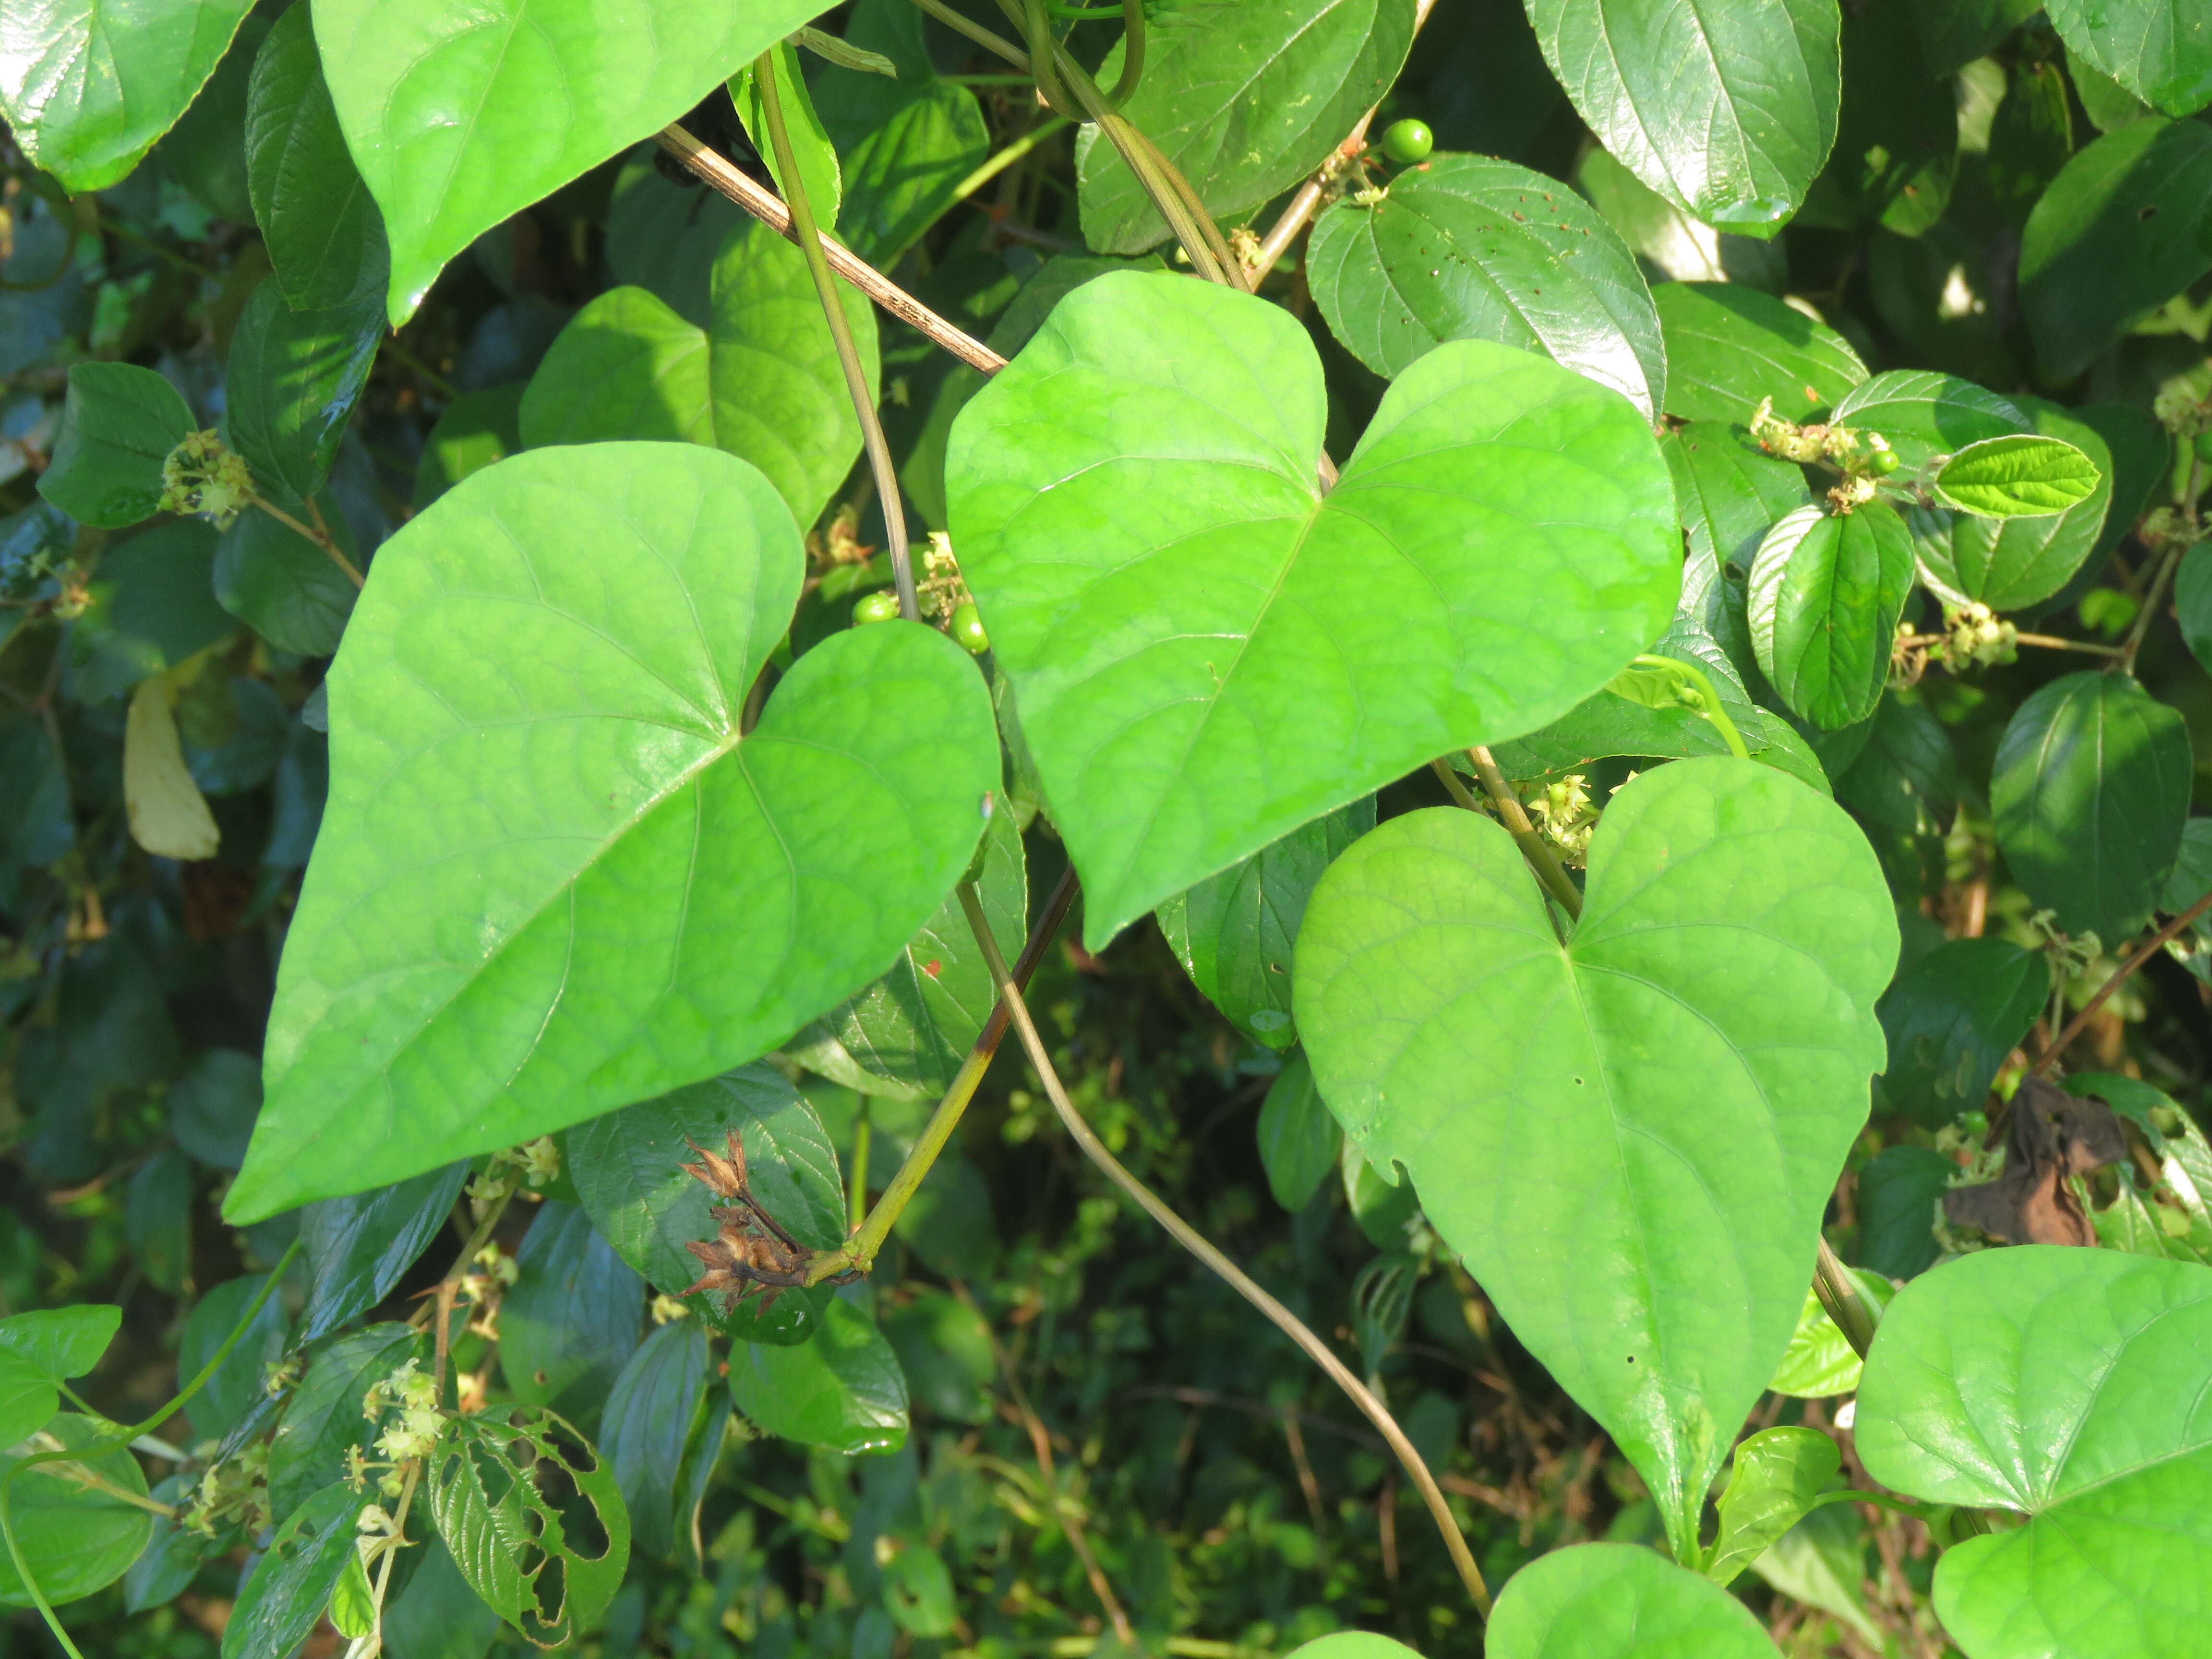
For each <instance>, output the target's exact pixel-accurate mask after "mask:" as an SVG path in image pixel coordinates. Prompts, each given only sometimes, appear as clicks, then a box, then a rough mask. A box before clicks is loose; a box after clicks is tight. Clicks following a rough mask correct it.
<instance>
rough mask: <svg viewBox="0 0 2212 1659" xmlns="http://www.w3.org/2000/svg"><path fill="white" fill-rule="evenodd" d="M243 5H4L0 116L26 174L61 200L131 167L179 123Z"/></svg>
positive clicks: (48, 0) (72, 1) (111, 1)
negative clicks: (30, 171) (33, 172)
mask: <svg viewBox="0 0 2212 1659" xmlns="http://www.w3.org/2000/svg"><path fill="white" fill-rule="evenodd" d="M250 9H252V0H139V3H136V4H133V3H131V0H11V3H10V4H9V8H8V11H7V15H6V17H5V19H4V21H0V111H4V112H5V113H6V115H7V117H8V125H9V130H10V132H11V134H12V136H13V137H14V138H15V142H16V143H18V144H20V145H21V147H22V149H23V153H24V155H27V156H28V157H29V158H30V160H31V161H32V163H33V165H34V166H37V167H43V168H44V169H45V170H46V171H47V172H48V173H52V174H53V175H54V176H55V177H56V178H57V179H60V180H61V181H62V184H63V185H64V187H65V188H67V189H68V190H69V191H70V193H71V194H72V195H76V194H80V193H82V192H84V191H94V190H103V189H105V188H106V186H108V185H112V184H114V183H116V182H117V181H118V180H119V179H121V178H122V177H123V176H124V175H125V173H129V172H130V171H131V168H132V167H136V166H137V164H138V158H139V157H140V156H142V155H144V154H145V153H146V152H147V151H148V150H149V149H152V148H153V145H154V141H155V139H157V138H159V137H161V135H162V134H163V133H165V132H167V131H168V130H169V128H170V127H171V126H172V125H173V124H174V123H175V121H176V119H177V118H178V117H179V116H180V115H182V114H183V113H184V112H185V106H187V105H189V104H190V103H191V101H192V99H193V97H194V95H195V94H197V93H198V91H199V89H200V88H201V87H202V86H203V85H204V84H205V82H206V81H207V78H208V76H210V75H212V74H214V73H215V66H216V64H218V63H220V62H221V61H222V55H223V53H224V52H225V51H226V50H228V47H229V46H230V40H231V36H233V35H234V34H235V33H237V32H238V26H239V24H240V22H241V21H244V19H245V16H246V13H247V11H249V10H250Z"/></svg>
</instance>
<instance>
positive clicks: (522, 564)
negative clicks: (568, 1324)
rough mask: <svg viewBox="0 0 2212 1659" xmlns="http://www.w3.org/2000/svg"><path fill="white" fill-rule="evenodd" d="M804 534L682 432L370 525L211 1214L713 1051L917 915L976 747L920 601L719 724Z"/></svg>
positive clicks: (980, 773)
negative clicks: (234, 1159) (325, 758)
mask: <svg viewBox="0 0 2212 1659" xmlns="http://www.w3.org/2000/svg"><path fill="white" fill-rule="evenodd" d="M802 562H803V561H802V557H801V555H800V552H799V538H798V533H797V532H796V530H795V529H794V528H793V524H792V521H791V517H790V514H789V513H788V512H787V511H786V510H785V508H784V507H783V505H782V503H781V501H780V500H779V499H778V498H777V497H776V496H775V493H774V492H773V490H772V489H770V487H769V483H768V481H767V480H766V479H765V478H763V477H762V476H761V475H760V474H759V473H758V472H757V471H754V470H753V469H752V468H750V467H749V466H747V465H745V464H744V462H742V461H739V460H737V459H734V458H732V457H730V456H726V455H723V454H720V453H717V452H715V451H713V450H708V449H702V448H697V447H691V446H688V445H653V444H593V445H586V446H582V447H575V448H564V449H558V450H547V451H540V452H536V453H526V454H523V455H519V456H516V457H514V458H513V459H511V460H507V461H505V462H502V463H501V464H500V465H497V466H495V467H491V468H489V469H487V470H486V471H483V472H481V473H478V474H477V475H475V476H474V477H470V478H468V479H466V480H465V481H464V482H463V483H461V484H460V485H459V487H458V488H457V489H454V490H453V491H452V492H450V493H449V494H447V495H445V496H443V497H441V499H440V500H439V501H438V502H437V503H436V504H435V506H434V507H431V508H430V510H429V511H428V512H427V513H423V514H422V515H421V516H420V517H418V518H416V519H415V520H411V521H410V523H409V524H408V525H407V526H406V527H405V528H404V529H403V530H402V531H401V532H399V534H398V535H397V536H396V537H394V538H392V540H391V541H390V542H387V543H386V544H385V546H384V548H383V550H382V551H381V552H380V554H379V555H378V557H377V562H376V564H375V567H374V574H372V575H371V577H370V579H369V586H368V590H367V592H365V593H364V594H363V596H362V603H361V606H360V608H359V609H358V610H357V611H356V613H355V616H354V620H353V623H352V624H351V626H350V627H349V629H348V632H347V638H346V647H345V650H344V651H343V653H341V654H340V656H339V659H338V660H337V664H336V665H334V667H333V668H332V670H331V675H330V678H329V681H328V682H327V683H328V684H329V686H330V688H331V696H330V702H331V726H332V729H333V730H334V731H335V732H337V742H336V743H335V744H333V753H332V756H331V793H330V802H329V806H328V808H327V811H326V812H325V817H324V820H323V827H322V833H321V836H320V837H319V840H318V842H317V844H316V848H315V858H314V862H313V866H312V867H311V869H310V872H309V874H308V877H307V884H306V888H305V890H304V893H303V896H302V898H301V905H300V908H299V911H298V913H297V914H296V915H295V917H294V919H293V921H292V924H291V931H290V933H289V937H288V938H287V939H286V942H285V950H284V956H283V964H282V966H281V968H280V969H279V972H278V981H277V995H276V1008H275V1011H274V1012H273V1013H272V1015H271V1017H270V1034H269V1041H268V1049H267V1055H266V1060H265V1066H266V1074H267V1079H268V1100H267V1102H266V1103H265V1104H264V1107H263V1109H262V1115H261V1120H260V1122H259V1124H258V1127H257V1128H256V1130H255V1132H254V1139H253V1145H252V1149H251V1150H250V1151H249V1152H248V1153H247V1155H246V1168H245V1170H243V1171H242V1172H241V1174H240V1176H239V1180H238V1182H237V1184H236V1185H234V1187H233V1188H231V1190H230V1194H229V1197H228V1203H229V1206H230V1212H231V1213H232V1214H233V1215H234V1216H236V1217H240V1218H254V1217H258V1216H262V1215H267V1214H270V1213H273V1212H276V1211H277V1210H280V1209H283V1208H286V1207H289V1206H290V1205H292V1204H295V1203H298V1202H300V1201H301V1200H305V1199H308V1198H313V1197H319V1196H322V1195H325V1194H330V1193H333V1192H340V1191H346V1190H358V1189H360V1188H364V1187H367V1186H371V1185H374V1184H375V1183H377V1182H388V1181H392V1180H394V1179H397V1178H398V1177H399V1176H404V1175H409V1174H412V1173H414V1172H416V1171H417V1170H422V1169H425V1168H428V1167H432V1166H435V1165H436V1164H441V1163H443V1162H445V1161H447V1160H448V1159H450V1158H459V1157H465V1156H467V1155H469V1154H471V1153H474V1152H483V1151H489V1150H491V1149H493V1148H495V1147H498V1146H509V1145H513V1144H514V1143H515V1142H518V1141H521V1140H526V1139H530V1138H531V1137H532V1136H534V1135H538V1134H543V1133H547V1132H548V1131H550V1130H553V1129H557V1128H561V1127H566V1126H567V1125H568V1124H570V1123H574V1122H578V1121H581V1120H583V1119H585V1118H586V1117H590V1116H592V1115H596V1114H598V1113H600V1112H603V1111H606V1110H609V1109H612V1108H614V1107H617V1106H621V1105H626V1104H628V1103H630V1102H632V1101H635V1100H637V1099H640V1098H641V1097H646V1096H649V1095H652V1094H654V1093H657V1092H659V1091H663V1090H665V1089H668V1088H672V1087H676V1086H678V1085H682V1084H684V1083H686V1082H690V1081H692V1080H694V1079H697V1078H700V1077H706V1076H712V1075H714V1073H716V1072H717V1071H719V1070H722V1069H725V1068H726V1067H727V1066H732V1065H736V1064H740V1063H743V1062H744V1061H745V1060H750V1059H752V1058H754V1057H756V1056H757V1055H758V1054H761V1053H763V1052H764V1051H765V1050H766V1049H768V1048H770V1047H771V1046H773V1045H774V1044H775V1043H776V1042H779V1041H781V1039H782V1038H783V1037H785V1036H788V1035H789V1034H790V1032H791V1031H792V1030H793V1028H794V1027H796V1026H798V1025H799V1024H803V1023H804V1022H805V1020H806V1019H808V1018H811V1017H812V1016H813V1015H815V1014H817V1013H818V1012H821V1011H822V1009H823V1007H824V1006H828V1005H830V1004H833V1003H835V1002H836V1000H838V999H840V998H841V997H844V996H848V995H850V994H852V993H853V992H854V990H856V989H857V988H859V987H860V986H861V985H863V984H865V983H866V982H867V981H869V980H870V979H872V978H873V977H875V975H878V973H880V972H881V971H882V969H883V968H884V964H885V963H888V962H889V961H890V958H891V957H893V956H894V955H895V954H896V951H897V950H898V948H899V946H900V945H902V944H903V943H905V941H906V940H907V939H909V938H910V937H912V935H913V934H914V933H915V930H916V929H917V928H918V927H921V924H922V923H923V922H924V921H927V919H928V918H929V916H930V915H931V914H932V913H933V912H934V911H935V910H936V908H937V907H938V906H939V904H940V903H941V902H943V900H944V896H945V892H946V891H947V890H949V889H950V888H951V885H952V884H953V882H954V881H955V880H956V879H957V878H958V877H959V875H960V872H962V870H963V869H964V868H965V867H966V866H967V863H968V859H969V853H970V852H971V851H972V850H973V848H974V847H975V840H976V837H977V836H978V835H979V834H980V833H981V829H982V827H983V819H982V816H981V806H982V804H983V802H984V799H985V798H986V796H987V793H988V792H989V790H990V788H991V787H992V785H993V784H994V782H995V781H997V777H998V773H999V755H998V744H997V737H996V732H995V731H994V726H993V723H992V715H991V708H990V698H989V696H988V694H987V691H986V690H985V688H984V686H983V683H982V679H981V676H980V675H979V674H978V673H977V672H976V671H975V665H974V664H973V662H972V661H971V660H970V659H969V658H968V656H967V654H966V653H964V652H963V651H962V650H961V649H960V647H957V646H956V645H954V644H953V643H952V642H951V641H950V640H947V639H946V638H945V637H944V635H940V634H938V633H936V632H935V631H934V630H933V629H924V628H919V627H915V626H913V625H911V624H901V625H899V626H896V627H891V626H884V627H878V628H871V629H858V630H854V631H852V632H848V633H846V634H842V635H838V636H837V637H836V638H835V639H832V640H830V641H828V642H826V643H825V644H823V645H821V646H818V647H816V648H815V649H814V650H812V651H811V652H809V653H807V654H806V655H805V657H803V658H802V659H799V663H798V664H797V665H795V666H794V667H793V669H792V671H790V672H789V673H788V674H787V675H786V676H785V677H784V678H783V680H782V682H781V684H780V685H779V686H778V687H777V689H776V691H775V695H774V696H772V697H771V698H770V699H769V702H768V704H767V707H766V708H765V709H764V711H763V714H762V715H761V719H760V723H759V725H758V726H757V727H756V728H755V729H754V730H753V731H752V732H750V734H745V735H744V736H743V738H742V741H741V734H740V732H739V729H738V720H739V716H740V713H741V711H742V708H743V705H744V699H745V696H746V694H747V692H748V690H749V689H750V686H751V685H752V684H753V681H754V679H755V678H756V677H757V674H758V673H759V671H760V667H761V665H762V663H763V661H764V659H766V657H767V656H768V653H769V651H770V650H771V649H772V648H773V647H774V646H775V642H776V641H777V640H778V639H779V638H780V637H781V635H782V633H783V630H784V628H785V625H786V621H787V618H788V617H789V616H790V614H791V608H792V605H793V600H794V599H795V598H796V596H797V593H798V590H799V578H800V571H801V565H802ZM918 732H921V733H927V734H928V737H927V740H917V738H916V736H915V734H916V733H918ZM893 826H896V832H894V829H893ZM864 856H865V859H866V866H865V868H863V867H862V866H861V864H860V860H861V859H862V858H863V857H864Z"/></svg>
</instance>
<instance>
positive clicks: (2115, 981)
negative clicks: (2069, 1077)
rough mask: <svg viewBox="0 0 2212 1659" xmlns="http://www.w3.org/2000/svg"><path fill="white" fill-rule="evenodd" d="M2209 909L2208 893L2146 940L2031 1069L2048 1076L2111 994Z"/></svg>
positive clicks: (2211, 903)
mask: <svg viewBox="0 0 2212 1659" xmlns="http://www.w3.org/2000/svg"><path fill="white" fill-rule="evenodd" d="M2208 909H2212V893H2207V894H2206V895H2205V896H2203V898H2201V899H2199V900H2197V902H2196V903H2194V904H2192V905H2191V906H2190V907H2189V908H2187V909H2186V910H2184V911H2183V912H2182V913H2181V914H2180V915H2178V916H2176V917H2174V919H2173V920H2172V921H2169V922H2167V923H2166V926H2165V927H2161V928H2160V929H2159V930H2158V932H2156V933H2153V934H2152V935H2151V936H2150V937H2149V939H2146V940H2145V941H2144V942H2143V945H2142V948H2141V949H2140V950H2138V951H2136V953H2135V954H2134V955H2133V956H2131V957H2129V958H2128V959H2127V960H2126V961H2125V962H2124V963H2121V964H2120V968H2119V971H2118V973H2116V974H2114V975H2112V977H2111V978H2110V979H2108V980H2106V981H2105V982H2104V983H2103V984H2102V985H2100V986H2099V987H2097V994H2096V995H2094V996H2093V997H2091V998H2090V999H2089V1000H2088V1001H2087V1003H2085V1004H2083V1005H2082V1008H2081V1012H2080V1013H2078V1014H2076V1015H2075V1016H2074V1018H2073V1019H2072V1020H2071V1021H2070V1022H2069V1023H2068V1024H2067V1027H2066V1029H2065V1030H2063V1031H2061V1032H2060V1033H2059V1034H2058V1036H2057V1040H2056V1041H2054V1042H2052V1043H2051V1046H2050V1047H2049V1048H2045V1050H2044V1051H2043V1057H2042V1058H2041V1059H2040V1060H2037V1061H2036V1062H2035V1064H2034V1066H2032V1067H2031V1068H2030V1069H2031V1070H2032V1071H2033V1072H2034V1073H2035V1074H2036V1075H2038V1076H2042V1075H2044V1074H2045V1073H2048V1072H2049V1071H2050V1070H2051V1066H2053V1065H2055V1064H2056V1063H2057V1060H2058V1057H2059V1055H2061V1054H2064V1053H2065V1052H2066V1048H2067V1045H2068V1044H2069V1043H2071V1042H2073V1041H2074V1039H2075V1037H2077V1036H2081V1032H2082V1030H2084V1028H2086V1027H2087V1025H2088V1024H2089V1022H2090V1021H2091V1020H2093V1019H2094V1018H2096V1017H2097V1011H2098V1010H2099V1009H2100V1008H2102V1007H2103V1006H2105V1004H2106V1001H2107V1000H2110V999H2111V997H2112V993H2113V992H2115V991H2117V990H2118V989H2119V988H2120V987H2121V986H2122V985H2123V984H2124V983H2125V982H2126V981H2128V980H2129V979H2130V977H2132V976H2133V975H2134V974H2135V971H2136V969H2138V968H2141V967H2142V965H2143V963H2146V962H2148V961H2149V960H2150V959H2151V957H2153V956H2154V955H2155V954H2156V953H2157V952H2159V951H2162V950H2164V949H2165V948H2166V941H2167V940H2168V939H2173V938H2175V937H2176V936H2178V935H2179V933H2180V932H2181V930H2182V929H2183V928H2185V927H2188V926H2189V924H2190V923H2191V922H2192V921H2196V920H2197V917H2199V916H2201V915H2203V914H2204V913H2205V911H2207V910H2208Z"/></svg>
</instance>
